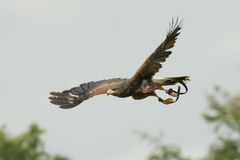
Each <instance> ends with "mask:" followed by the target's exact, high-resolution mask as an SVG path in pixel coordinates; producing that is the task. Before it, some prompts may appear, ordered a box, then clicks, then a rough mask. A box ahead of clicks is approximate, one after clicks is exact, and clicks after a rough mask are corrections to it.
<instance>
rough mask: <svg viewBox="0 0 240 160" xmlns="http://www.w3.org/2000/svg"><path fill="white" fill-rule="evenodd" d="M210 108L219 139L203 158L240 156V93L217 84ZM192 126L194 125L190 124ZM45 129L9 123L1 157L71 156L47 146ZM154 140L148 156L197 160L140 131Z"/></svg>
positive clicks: (1, 133)
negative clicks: (14, 130) (12, 130)
mask: <svg viewBox="0 0 240 160" xmlns="http://www.w3.org/2000/svg"><path fill="white" fill-rule="evenodd" d="M208 102H209V103H208V104H209V107H208V110H207V111H206V112H205V113H203V118H204V119H205V120H206V122H208V124H209V125H212V127H213V134H215V135H216V140H215V142H214V143H213V144H211V145H210V146H209V149H208V153H206V155H205V156H204V157H202V158H200V159H201V160H240V95H231V94H230V93H228V92H226V91H224V90H222V89H221V88H219V87H216V88H215V90H214V91H213V93H212V94H210V95H208ZM189 129H190V128H189ZM43 133H44V131H43V130H42V129H41V128H39V127H38V126H37V125H36V124H32V125H31V126H29V128H28V130H27V131H26V132H24V133H22V134H20V135H17V136H11V134H9V133H8V132H7V131H6V128H5V127H1V128H0V160H70V159H69V158H68V157H66V156H62V155H52V154H50V153H48V152H47V151H46V150H45V147H44V142H43V140H42V139H41V135H42V134H43ZM139 135H141V136H142V137H143V138H144V139H145V140H147V141H150V142H151V144H152V146H153V149H152V152H151V153H149V155H148V157H146V160H193V158H191V157H190V156H187V155H183V153H182V150H183V149H182V148H180V147H179V146H178V145H177V144H176V145H175V144H164V143H161V137H154V136H149V135H148V134H147V133H142V132H141V133H139Z"/></svg>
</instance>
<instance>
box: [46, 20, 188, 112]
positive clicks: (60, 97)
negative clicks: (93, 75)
mask: <svg viewBox="0 0 240 160" xmlns="http://www.w3.org/2000/svg"><path fill="white" fill-rule="evenodd" d="M181 28H182V25H181V22H179V21H178V20H176V21H174V20H172V21H171V22H170V24H169V31H168V32H167V34H166V38H165V40H164V41H163V42H162V43H161V44H160V46H159V47H158V48H157V49H156V50H155V51H154V52H153V53H152V54H151V55H150V56H149V57H148V58H147V59H146V60H145V62H144V63H143V64H142V65H141V66H140V68H139V69H138V70H137V71H136V73H135V74H134V75H133V76H132V77H131V78H112V79H105V80H100V81H91V82H88V83H83V84H80V85H79V86H77V87H73V88H71V89H69V90H65V91H62V92H50V97H49V99H50V102H51V103H53V104H55V105H58V106H59V107H60V108H63V109H68V108H72V107H75V106H77V105H79V104H80V103H82V102H83V101H85V100H87V99H89V98H91V97H94V96H97V95H101V94H107V95H112V96H116V97H121V98H124V97H130V96H131V97H132V98H133V99H135V100H140V99H144V98H146V97H148V96H153V97H156V98H157V99H158V101H159V102H162V103H163V104H171V103H174V102H176V101H177V100H178V98H179V96H180V95H182V94H185V93H187V91H188V88H187V86H186V84H185V82H186V81H188V80H190V77H189V76H180V77H168V78H163V79H155V78H153V76H154V75H155V73H157V72H158V71H159V69H161V68H162V63H163V62H165V61H166V59H167V58H168V57H169V55H170V54H171V53H172V52H171V51H170V49H171V48H173V47H174V45H175V41H176V40H177V38H178V35H179V34H180V30H181ZM177 84H180V85H178V89H177V91H175V90H174V89H172V88H171V87H170V88H169V87H167V86H173V85H174V86H176V85H177ZM180 86H183V87H184V88H185V89H184V92H181V87H180ZM165 87H167V88H168V89H166V88H165ZM157 90H162V91H164V92H166V94H168V95H169V96H171V97H172V98H174V99H175V100H173V99H172V98H167V99H162V98H161V97H159V96H158V95H157V94H156V91H157Z"/></svg>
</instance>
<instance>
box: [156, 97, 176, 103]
mask: <svg viewBox="0 0 240 160" xmlns="http://www.w3.org/2000/svg"><path fill="white" fill-rule="evenodd" d="M158 100H159V102H162V103H163V104H171V103H174V100H173V99H172V98H168V99H165V100H163V99H158Z"/></svg>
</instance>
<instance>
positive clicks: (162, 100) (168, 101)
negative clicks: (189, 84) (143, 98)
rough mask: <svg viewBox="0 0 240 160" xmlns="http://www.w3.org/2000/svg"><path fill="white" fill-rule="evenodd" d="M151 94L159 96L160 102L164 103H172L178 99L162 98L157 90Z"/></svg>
mask: <svg viewBox="0 0 240 160" xmlns="http://www.w3.org/2000/svg"><path fill="white" fill-rule="evenodd" d="M151 96H154V97H157V98H158V101H159V102H162V103H163V104H171V103H174V102H176V101H174V100H173V99H172V98H167V99H162V98H161V97H159V96H158V95H157V94H156V93H155V92H152V94H151Z"/></svg>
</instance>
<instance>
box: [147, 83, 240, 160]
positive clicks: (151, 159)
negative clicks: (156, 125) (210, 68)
mask: <svg viewBox="0 0 240 160" xmlns="http://www.w3.org/2000/svg"><path fill="white" fill-rule="evenodd" d="M208 102H209V107H208V110H207V111H206V112H205V113H204V114H203V118H204V119H205V120H206V121H207V122H208V123H209V124H212V125H213V127H214V129H215V130H214V131H215V134H216V137H217V139H216V141H215V142H214V143H213V144H211V145H210V146H209V150H208V153H207V154H206V155H205V156H204V157H203V158H202V159H203V160H240V95H231V94H229V93H228V92H225V91H223V90H222V89H221V88H219V87H216V88H215V90H214V92H213V93H212V94H210V95H209V96H208ZM145 137H146V138H147V139H149V136H145ZM150 139H151V141H152V142H155V144H154V143H153V144H154V146H155V149H154V150H153V151H152V153H151V154H150V155H149V156H148V158H147V160H189V159H190V158H188V157H184V156H183V155H182V153H181V148H180V147H178V146H176V145H169V144H162V143H160V142H159V141H158V139H157V138H154V137H151V136H150Z"/></svg>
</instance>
